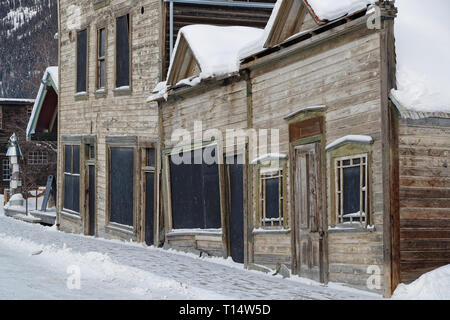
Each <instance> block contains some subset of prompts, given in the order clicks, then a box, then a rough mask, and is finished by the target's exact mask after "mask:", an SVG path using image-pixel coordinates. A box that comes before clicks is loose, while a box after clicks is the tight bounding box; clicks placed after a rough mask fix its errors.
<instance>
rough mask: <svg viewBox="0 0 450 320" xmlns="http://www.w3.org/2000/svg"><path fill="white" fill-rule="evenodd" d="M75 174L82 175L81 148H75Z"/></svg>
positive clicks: (73, 170)
mask: <svg viewBox="0 0 450 320" xmlns="http://www.w3.org/2000/svg"><path fill="white" fill-rule="evenodd" d="M72 173H73V174H79V173H80V146H73V168H72Z"/></svg>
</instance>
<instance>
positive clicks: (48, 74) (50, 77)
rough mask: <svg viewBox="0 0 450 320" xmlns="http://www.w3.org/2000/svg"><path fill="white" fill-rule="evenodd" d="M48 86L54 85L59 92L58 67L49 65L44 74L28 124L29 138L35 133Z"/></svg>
mask: <svg viewBox="0 0 450 320" xmlns="http://www.w3.org/2000/svg"><path fill="white" fill-rule="evenodd" d="M47 86H51V87H53V89H54V90H55V91H56V93H58V90H59V89H58V67H48V68H47V69H46V70H45V72H44V76H43V77H42V81H41V86H40V87H39V91H38V94H37V96H36V100H33V101H34V106H33V111H32V112H31V116H30V120H28V125H27V132H26V134H27V139H29V138H30V137H31V135H32V134H34V133H35V131H34V130H35V129H36V124H37V121H38V118H39V114H40V112H41V108H42V104H43V102H44V99H45V96H46V94H47Z"/></svg>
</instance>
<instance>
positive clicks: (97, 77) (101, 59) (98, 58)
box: [95, 25, 108, 93]
mask: <svg viewBox="0 0 450 320" xmlns="http://www.w3.org/2000/svg"><path fill="white" fill-rule="evenodd" d="M101 30H104V33H105V34H104V41H105V43H104V50H105V52H104V55H103V56H100V48H101V44H100V41H101V37H100V32H101ZM107 52H108V28H107V27H106V26H105V25H101V26H97V50H96V55H97V56H96V71H95V89H96V93H102V92H99V91H103V93H104V92H106V87H107V65H106V64H107V58H106V57H107ZM101 62H103V64H104V79H103V87H102V86H101V85H100V81H101V75H100V73H101Z"/></svg>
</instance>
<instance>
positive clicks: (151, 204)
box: [144, 172, 155, 246]
mask: <svg viewBox="0 0 450 320" xmlns="http://www.w3.org/2000/svg"><path fill="white" fill-rule="evenodd" d="M144 176H145V243H146V244H147V245H149V246H152V245H154V234H155V172H144Z"/></svg>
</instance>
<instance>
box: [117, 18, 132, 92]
mask: <svg viewBox="0 0 450 320" xmlns="http://www.w3.org/2000/svg"><path fill="white" fill-rule="evenodd" d="M129 85H130V15H129V14H127V15H124V16H121V17H119V18H117V20H116V87H117V88H120V87H124V86H129Z"/></svg>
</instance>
